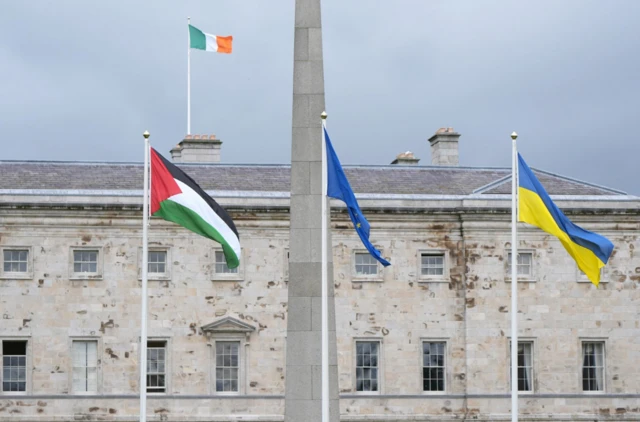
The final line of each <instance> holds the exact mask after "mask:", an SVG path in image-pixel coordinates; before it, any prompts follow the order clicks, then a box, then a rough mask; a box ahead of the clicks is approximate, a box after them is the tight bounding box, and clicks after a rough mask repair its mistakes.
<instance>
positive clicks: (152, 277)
mask: <svg viewBox="0 0 640 422" xmlns="http://www.w3.org/2000/svg"><path fill="white" fill-rule="evenodd" d="M138 281H142V276H141V275H139V276H138ZM147 281H171V276H170V275H162V274H147Z"/></svg>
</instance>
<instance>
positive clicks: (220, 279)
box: [211, 276, 244, 282]
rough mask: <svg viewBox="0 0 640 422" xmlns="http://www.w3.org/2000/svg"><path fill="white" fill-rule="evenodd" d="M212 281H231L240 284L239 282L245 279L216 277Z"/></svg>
mask: <svg viewBox="0 0 640 422" xmlns="http://www.w3.org/2000/svg"><path fill="white" fill-rule="evenodd" d="M211 281H225V282H227V281H231V282H234V281H235V282H238V281H244V277H222V276H221V277H214V278H212V279H211Z"/></svg>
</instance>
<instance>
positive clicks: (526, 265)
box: [505, 251, 533, 281]
mask: <svg viewBox="0 0 640 422" xmlns="http://www.w3.org/2000/svg"><path fill="white" fill-rule="evenodd" d="M517 262H518V263H517V269H516V271H517V274H518V280H520V281H531V280H533V252H522V251H518V257H517ZM505 271H506V275H505V278H506V279H508V280H511V252H509V253H508V254H507V262H506V263H505Z"/></svg>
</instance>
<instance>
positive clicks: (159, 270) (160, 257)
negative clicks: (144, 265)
mask: <svg viewBox="0 0 640 422" xmlns="http://www.w3.org/2000/svg"><path fill="white" fill-rule="evenodd" d="M148 271H149V273H150V274H166V273H167V251H149V262H148Z"/></svg>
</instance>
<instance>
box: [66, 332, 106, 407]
mask: <svg viewBox="0 0 640 422" xmlns="http://www.w3.org/2000/svg"><path fill="white" fill-rule="evenodd" d="M89 341H93V342H95V343H96V378H97V380H96V391H95V392H93V391H75V390H74V389H73V368H74V367H75V366H74V361H73V343H74V342H89ZM69 351H70V352H69V356H70V359H69V363H70V365H69V366H70V369H69V377H68V380H69V392H70V393H71V394H73V395H79V396H95V395H99V394H102V359H101V358H100V356H102V351H103V348H102V338H101V337H89V336H77V337H76V336H72V337H69Z"/></svg>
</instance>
